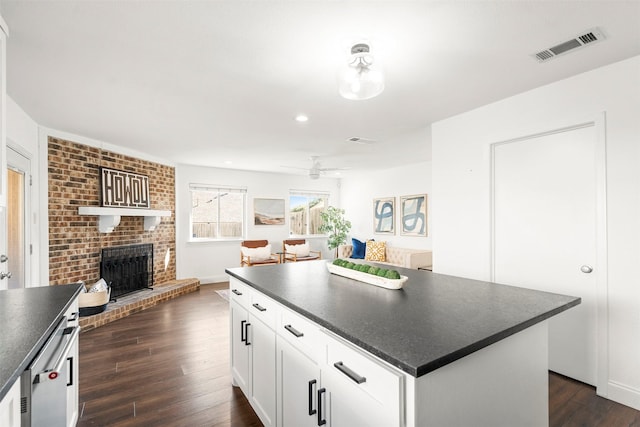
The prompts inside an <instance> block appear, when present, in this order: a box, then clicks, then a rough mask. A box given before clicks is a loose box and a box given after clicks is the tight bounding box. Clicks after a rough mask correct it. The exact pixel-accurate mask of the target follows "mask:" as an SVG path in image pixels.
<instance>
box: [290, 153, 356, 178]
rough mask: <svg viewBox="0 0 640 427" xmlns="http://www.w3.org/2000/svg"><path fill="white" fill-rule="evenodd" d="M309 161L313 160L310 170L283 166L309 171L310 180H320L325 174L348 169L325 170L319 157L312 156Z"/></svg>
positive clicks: (294, 167)
mask: <svg viewBox="0 0 640 427" xmlns="http://www.w3.org/2000/svg"><path fill="white" fill-rule="evenodd" d="M309 159H310V160H311V167H310V168H300V167H296V166H282V167H283V168H290V169H301V170H306V171H309V178H311V179H318V178H320V175H321V174H324V173H325V172H331V171H339V170H345V169H346V168H323V167H322V165H321V164H320V160H319V157H318V156H311V157H310V158H309Z"/></svg>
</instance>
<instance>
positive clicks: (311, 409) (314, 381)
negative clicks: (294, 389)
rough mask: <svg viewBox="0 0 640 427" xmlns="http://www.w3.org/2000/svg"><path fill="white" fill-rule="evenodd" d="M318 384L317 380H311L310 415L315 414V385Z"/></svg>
mask: <svg viewBox="0 0 640 427" xmlns="http://www.w3.org/2000/svg"><path fill="white" fill-rule="evenodd" d="M314 385H316V380H311V381H309V415H314V414H315V413H316V410H315V409H313V386H314Z"/></svg>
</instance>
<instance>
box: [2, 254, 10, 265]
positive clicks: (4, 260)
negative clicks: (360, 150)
mask: <svg viewBox="0 0 640 427" xmlns="http://www.w3.org/2000/svg"><path fill="white" fill-rule="evenodd" d="M7 261H9V257H8V256H6V255H5V254H2V255H0V263H3V262H7Z"/></svg>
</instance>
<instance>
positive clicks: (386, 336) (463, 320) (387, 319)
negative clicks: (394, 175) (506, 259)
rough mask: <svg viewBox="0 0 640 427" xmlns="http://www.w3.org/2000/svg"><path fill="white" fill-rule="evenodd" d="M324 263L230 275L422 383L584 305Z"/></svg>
mask: <svg viewBox="0 0 640 427" xmlns="http://www.w3.org/2000/svg"><path fill="white" fill-rule="evenodd" d="M325 263H326V261H306V262H298V263H287V264H280V265H271V266H260V267H244V268H229V269H227V270H226V272H227V273H228V274H230V275H231V276H233V277H235V278H237V279H239V280H241V281H243V282H244V283H246V284H248V285H249V286H251V287H253V288H255V289H256V290H258V291H260V292H262V293H263V294H265V295H267V296H269V297H271V298H273V299H274V300H276V301H278V302H280V303H281V304H283V305H285V306H287V307H289V308H291V309H293V310H294V311H296V312H298V313H300V314H302V315H304V316H305V317H307V318H309V319H311V320H313V321H314V322H316V323H318V324H319V325H321V326H323V327H325V328H326V329H328V330H330V331H332V332H334V333H336V334H337V335H339V336H341V337H343V338H345V339H347V340H348V341H350V342H352V343H354V344H356V345H357V346H359V347H361V348H363V349H365V350H367V351H369V352H370V353H372V354H374V355H376V356H378V357H380V358H381V359H382V360H385V361H387V362H389V363H390V364H392V365H393V366H396V367H398V368H399V369H401V370H402V371H404V372H406V373H408V374H410V375H413V376H414V377H420V376H422V375H424V374H427V373H429V372H431V371H434V370H436V369H438V368H440V367H442V366H444V365H447V364H449V363H451V362H454V361H456V360H458V359H460V358H462V357H464V356H466V355H468V354H471V353H473V352H475V351H477V350H480V349H481V348H484V347H486V346H489V345H491V344H493V343H495V342H497V341H500V340H502V339H504V338H506V337H508V336H510V335H512V334H515V333H516V332H519V331H521V330H523V329H526V328H528V327H530V326H532V325H534V324H536V323H538V322H541V321H543V320H545V319H547V318H549V317H551V316H554V315H556V314H558V313H560V312H563V311H565V310H567V309H569V308H570V307H573V306H575V305H578V304H580V298H576V297H570V296H565V295H559V294H552V293H547V292H540V291H535V290H531V289H524V288H518V287H514V286H506V285H500V284H496V283H490V282H483V281H478V280H470V279H464V278H461V277H455V276H447V275H443V274H436V273H432V272H430V271H418V270H409V269H403V268H397V270H398V271H399V272H400V274H402V275H405V276H408V278H409V279H408V280H407V282H406V283H405V285H404V287H403V288H402V289H400V290H390V289H384V288H380V287H377V286H373V285H368V284H366V283H362V282H358V281H355V280H351V279H347V278H344V277H340V276H336V275H332V274H330V273H329V272H328V270H327V268H326V265H325Z"/></svg>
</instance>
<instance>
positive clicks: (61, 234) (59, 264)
mask: <svg viewBox="0 0 640 427" xmlns="http://www.w3.org/2000/svg"><path fill="white" fill-rule="evenodd" d="M48 148H49V154H48V162H49V163H48V167H49V284H50V285H60V284H66V283H72V282H75V281H77V280H84V281H85V282H86V283H93V282H95V281H96V280H98V279H99V278H100V250H101V249H102V248H105V247H112V246H123V245H132V244H138V243H153V249H154V272H153V274H154V282H155V283H157V284H160V283H165V282H168V281H171V280H175V278H176V262H175V259H176V257H175V248H176V244H175V243H176V238H175V236H176V233H175V170H174V168H173V167H170V166H165V165H161V164H158V163H153V162H149V161H146V160H141V159H136V158H133V157H129V156H125V155H122V154H118V153H114V152H111V151H106V150H102V149H100V148H95V147H90V146H87V145H83V144H77V143H74V142H71V141H65V140H62V139H57V138H52V137H49V147H48ZM100 166H104V167H108V168H112V169H119V170H124V171H128V172H132V173H139V174H143V175H147V176H148V177H149V196H150V202H151V209H161V210H169V211H171V217H164V218H162V222H161V223H160V224H159V225H158V226H157V227H156V229H155V230H154V231H144V226H143V223H144V217H128V216H123V217H122V219H121V221H120V225H118V226H117V227H116V228H115V230H114V231H113V232H112V233H100V232H98V217H97V216H92V215H82V216H81V215H78V207H79V206H99V205H100V181H99V176H100V175H99V167H100ZM167 250H169V251H170V260H169V264H168V265H167V268H166V269H165V265H164V263H165V255H166V253H167Z"/></svg>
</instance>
